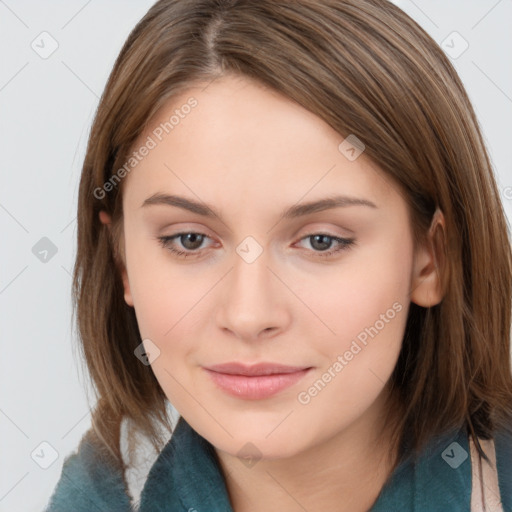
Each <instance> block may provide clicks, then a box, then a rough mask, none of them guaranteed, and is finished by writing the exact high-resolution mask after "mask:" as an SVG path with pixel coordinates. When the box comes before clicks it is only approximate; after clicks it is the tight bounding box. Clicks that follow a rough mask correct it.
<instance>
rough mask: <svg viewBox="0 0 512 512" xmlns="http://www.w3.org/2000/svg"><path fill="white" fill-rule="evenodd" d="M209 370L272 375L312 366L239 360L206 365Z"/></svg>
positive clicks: (233, 373)
mask: <svg viewBox="0 0 512 512" xmlns="http://www.w3.org/2000/svg"><path fill="white" fill-rule="evenodd" d="M205 368H206V369H207V370H211V371H214V372H218V373H227V374H230V375H272V374H279V373H294V372H299V371H301V370H305V369H307V368H310V367H309V366H286V365H282V364H278V363H258V364H252V365H248V364H244V363H238V362H231V363H223V364H215V365H212V366H206V367H205Z"/></svg>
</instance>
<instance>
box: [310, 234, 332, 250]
mask: <svg viewBox="0 0 512 512" xmlns="http://www.w3.org/2000/svg"><path fill="white" fill-rule="evenodd" d="M330 239H331V237H330V236H327V235H313V240H314V241H315V242H316V241H317V240H320V245H321V246H323V247H317V249H328V247H329V245H330V243H329V242H330ZM313 246H314V244H313Z"/></svg>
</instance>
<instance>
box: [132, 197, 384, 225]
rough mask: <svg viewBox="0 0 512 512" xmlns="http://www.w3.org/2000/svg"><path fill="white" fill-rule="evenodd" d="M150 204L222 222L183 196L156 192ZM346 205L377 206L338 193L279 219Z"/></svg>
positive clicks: (213, 212) (290, 209) (289, 210)
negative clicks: (178, 209)
mask: <svg viewBox="0 0 512 512" xmlns="http://www.w3.org/2000/svg"><path fill="white" fill-rule="evenodd" d="M152 205H166V206H175V207H177V208H182V209H184V210H188V211H189V212H192V213H197V214H198V215H203V216H205V217H208V218H213V217H217V218H218V219H220V220H221V221H222V222H224V221H223V219H222V215H221V214H220V212H218V211H217V210H216V209H215V208H214V207H213V206H211V205H208V204H206V203H203V202H198V201H194V200H192V199H188V198H186V197H183V196H178V195H169V194H162V193H156V194H153V195H152V196H150V197H148V198H147V199H146V200H145V201H144V202H143V203H142V205H141V208H144V207H148V206H152ZM348 206H366V207H369V208H377V205H376V204H375V203H373V202H372V201H369V200H368V199H361V198H358V197H351V196H343V195H341V196H340V195H338V196H332V197H326V198H324V199H319V200H317V201H310V202H309V203H300V204H295V205H293V206H290V207H288V208H287V209H286V210H284V212H283V213H282V214H281V216H280V218H279V220H280V221H281V220H284V219H294V218H297V217H302V216H305V215H308V214H311V213H316V212H321V211H324V210H330V209H333V208H339V207H348Z"/></svg>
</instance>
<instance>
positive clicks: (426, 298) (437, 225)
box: [411, 208, 446, 308]
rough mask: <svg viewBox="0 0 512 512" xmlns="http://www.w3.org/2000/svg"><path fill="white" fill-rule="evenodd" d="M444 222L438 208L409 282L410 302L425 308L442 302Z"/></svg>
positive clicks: (419, 251) (416, 256) (417, 255)
mask: <svg viewBox="0 0 512 512" xmlns="http://www.w3.org/2000/svg"><path fill="white" fill-rule="evenodd" d="M445 232H446V229H445V220H444V216H443V213H442V212H441V210H440V209H439V208H438V209H437V210H436V212H435V213H434V216H433V218H432V223H431V226H430V229H429V233H428V239H427V243H426V244H425V245H423V246H422V247H421V248H420V249H418V251H417V253H416V255H415V258H414V266H413V276H412V280H411V301H412V302H414V303H415V304H417V305H418V306H422V307H425V308H428V307H431V306H435V305H437V304H439V303H440V302H441V301H442V300H443V295H444V291H443V280H442V276H441V274H442V271H443V269H444V266H445V257H444V254H445V243H446V242H445V241H446V238H445Z"/></svg>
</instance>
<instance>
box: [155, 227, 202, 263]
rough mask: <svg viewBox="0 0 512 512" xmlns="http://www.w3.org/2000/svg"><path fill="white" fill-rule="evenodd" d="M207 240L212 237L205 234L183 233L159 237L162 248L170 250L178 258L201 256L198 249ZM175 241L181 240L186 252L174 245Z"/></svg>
mask: <svg viewBox="0 0 512 512" xmlns="http://www.w3.org/2000/svg"><path fill="white" fill-rule="evenodd" d="M205 238H210V237H209V236H207V235H205V234H204V233H196V232H193V231H188V232H183V233H176V234H175V235H172V236H159V237H158V240H159V242H160V244H161V245H162V247H164V248H166V249H168V250H169V251H171V252H172V253H173V254H176V256H179V257H182V258H188V257H191V256H192V257H195V256H198V255H199V254H200V252H201V251H198V249H199V248H200V247H201V244H202V243H203V241H204V240H205ZM175 239H179V241H180V243H181V244H182V247H185V249H186V250H185V251H182V250H181V249H177V248H176V247H175V246H174V245H173V244H174V241H175Z"/></svg>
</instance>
